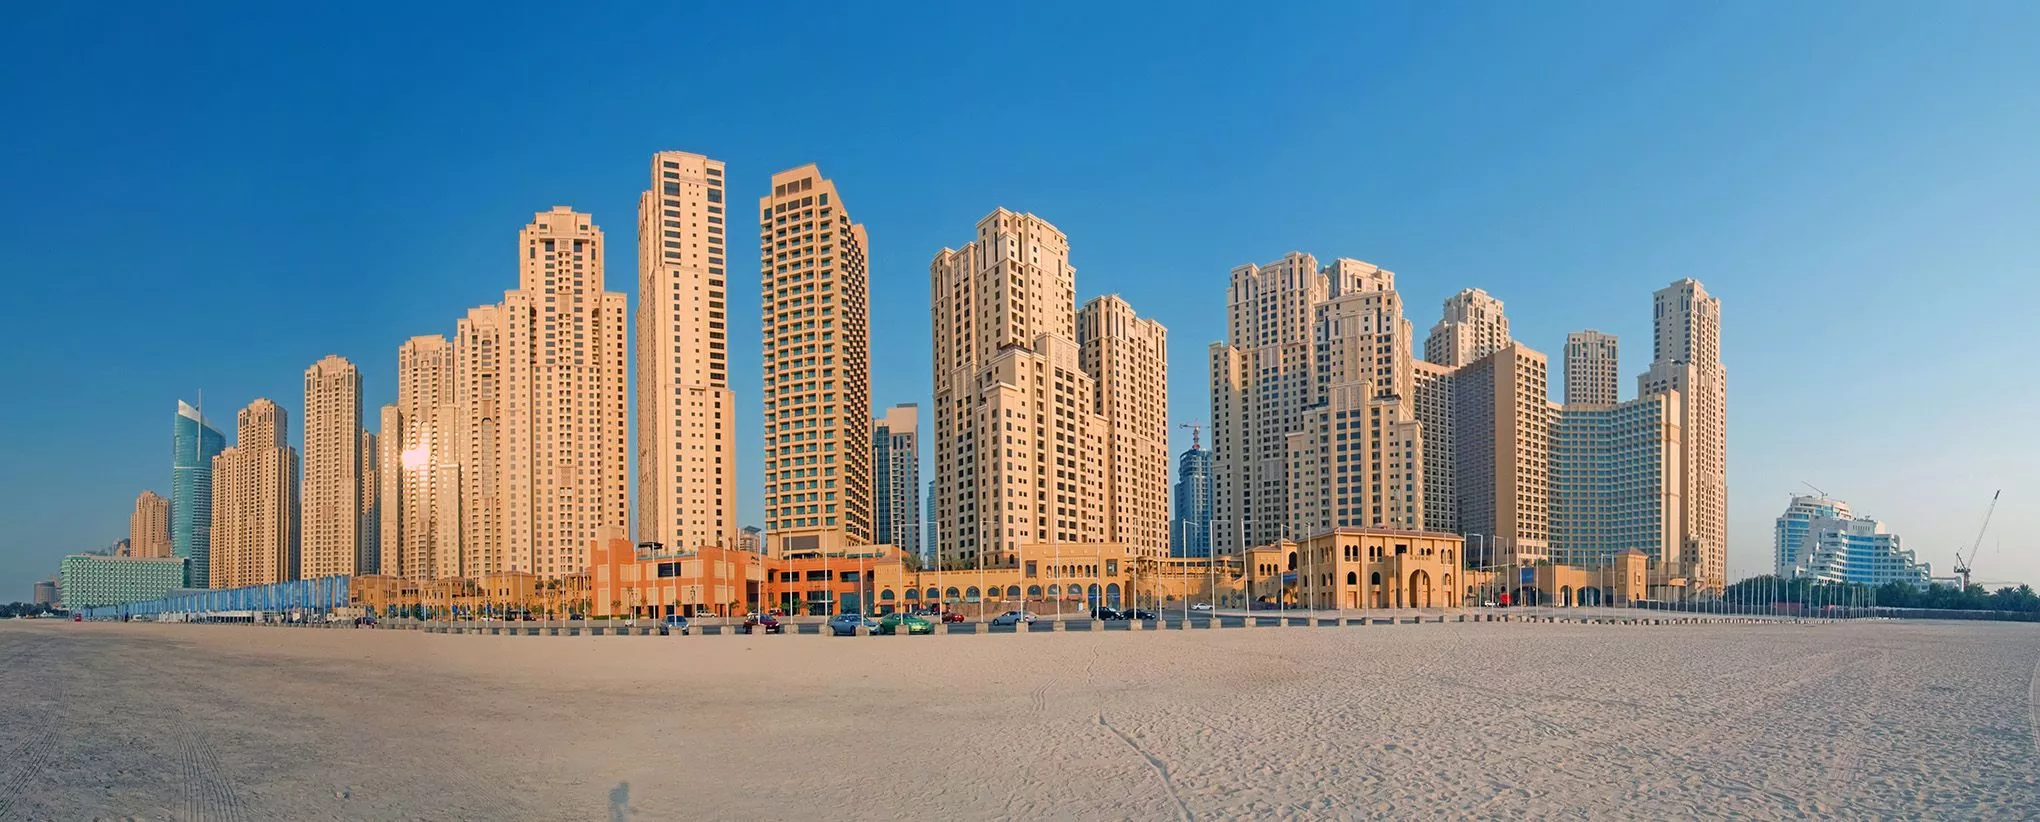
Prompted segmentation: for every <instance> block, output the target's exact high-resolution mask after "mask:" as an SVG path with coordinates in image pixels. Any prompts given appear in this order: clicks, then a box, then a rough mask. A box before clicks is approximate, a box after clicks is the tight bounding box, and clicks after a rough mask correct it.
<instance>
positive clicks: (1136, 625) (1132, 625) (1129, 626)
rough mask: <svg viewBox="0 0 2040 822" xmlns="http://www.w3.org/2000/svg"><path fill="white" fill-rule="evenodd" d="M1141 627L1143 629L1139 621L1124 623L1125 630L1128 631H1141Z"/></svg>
mask: <svg viewBox="0 0 2040 822" xmlns="http://www.w3.org/2000/svg"><path fill="white" fill-rule="evenodd" d="M1142 627H1143V626H1142V624H1141V621H1140V620H1138V619H1129V620H1127V621H1126V630H1129V631H1138V630H1141V629H1142Z"/></svg>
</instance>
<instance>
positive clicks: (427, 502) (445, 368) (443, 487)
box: [382, 334, 460, 579]
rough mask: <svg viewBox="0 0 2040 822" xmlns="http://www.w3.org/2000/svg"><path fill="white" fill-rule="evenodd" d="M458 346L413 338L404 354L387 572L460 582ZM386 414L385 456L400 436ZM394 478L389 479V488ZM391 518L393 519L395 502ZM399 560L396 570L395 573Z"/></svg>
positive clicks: (389, 468)
mask: <svg viewBox="0 0 2040 822" xmlns="http://www.w3.org/2000/svg"><path fill="white" fill-rule="evenodd" d="M453 387H454V366H453V346H452V345H450V344H449V343H447V341H446V338H445V337H442V336H439V335H437V334H432V335H427V336H419V337H412V338H411V339H409V340H406V341H405V342H404V344H403V345H402V346H399V347H398V348H397V403H396V407H395V408H396V419H395V421H396V423H397V433H396V434H395V435H394V441H395V442H396V443H399V444H400V447H399V448H397V449H396V450H397V459H396V462H395V464H394V465H392V464H391V463H390V461H388V460H385V461H384V462H383V466H384V469H383V470H384V473H385V474H386V475H387V474H391V473H394V474H395V475H396V476H395V477H394V478H393V479H394V482H395V488H396V501H397V504H396V506H395V509H396V510H395V514H396V522H397V534H396V538H397V539H396V542H395V543H394V544H392V543H391V542H390V541H389V540H388V539H387V537H388V536H389V534H388V532H387V531H385V533H384V536H385V539H384V541H383V545H382V549H383V573H386V574H387V573H396V574H400V575H402V576H404V577H408V578H410V579H444V578H447V577H456V576H460V500H459V495H458V489H459V483H460V469H459V467H458V465H457V464H456V463H455V461H454V449H453V436H452V431H453V417H454V412H455V406H454V404H453ZM390 422H391V418H390V415H389V412H388V410H387V409H385V411H384V414H383V430H382V438H383V441H384V446H383V447H384V453H385V454H387V453H388V452H389V449H390V443H391V441H392V439H393V435H392V433H391V431H390V428H389V424H390ZM390 482H391V479H390V478H386V479H385V480H384V483H385V488H388V487H389V483H390ZM384 505H385V511H384V517H385V520H386V521H387V518H388V517H389V516H390V513H391V512H390V511H389V510H388V508H389V503H388V499H387V498H385V500H384ZM392 554H394V555H395V556H394V558H395V560H396V567H395V568H394V569H392V568H391V567H390V565H391V562H390V560H391V558H392Z"/></svg>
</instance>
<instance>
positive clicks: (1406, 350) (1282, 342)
mask: <svg viewBox="0 0 2040 822" xmlns="http://www.w3.org/2000/svg"><path fill="white" fill-rule="evenodd" d="M1226 305H1227V314H1228V317H1229V323H1228V327H1227V342H1226V343H1224V344H1219V345H1214V346H1213V347H1212V401H1211V402H1212V404H1211V418H1212V419H1211V424H1212V440H1213V444H1214V448H1213V453H1212V477H1213V479H1212V487H1213V496H1214V499H1215V502H1214V506H1213V507H1214V510H1213V523H1212V544H1213V550H1214V551H1215V552H1217V553H1221V554H1229V553H1232V552H1234V551H1237V550H1239V548H1240V546H1241V542H1242V539H1244V541H1245V543H1246V545H1249V546H1251V545H1265V544H1268V543H1271V542H1274V541H1275V540H1278V539H1283V538H1291V539H1299V538H1302V537H1306V536H1309V535H1311V534H1314V533H1318V532H1321V531H1324V530H1327V529H1331V528H1341V527H1372V528H1400V529H1416V528H1420V527H1423V526H1424V523H1425V522H1426V520H1425V505H1426V504H1427V499H1426V495H1425V494H1426V492H1425V487H1424V468H1423V466H1424V465H1425V454H1424V449H1425V440H1424V437H1423V427H1422V425H1421V424H1420V423H1419V422H1418V421H1417V408H1416V405H1417V398H1416V396H1415V393H1416V386H1417V381H1416V380H1417V377H1416V371H1415V368H1414V360H1415V352H1414V350H1413V345H1414V343H1413V341H1412V339H1411V337H1412V332H1411V328H1410V323H1409V320H1408V319H1407V318H1406V317H1405V316H1404V314H1403V307H1402V299H1401V297H1400V296H1399V295H1398V294H1397V292H1396V290H1395V274H1394V272H1391V271H1388V270H1386V269H1383V268H1380V267H1379V266H1375V265H1372V264H1369V263H1365V262H1362V261H1359V260H1353V259H1344V258H1342V259H1337V260H1334V261H1332V262H1331V263H1330V264H1328V265H1324V266H1322V267H1320V266H1319V265H1318V262H1317V258H1315V257H1312V256H1311V255H1309V254H1304V253H1301V252H1291V253H1290V254H1288V255H1287V256H1285V257H1283V258H1282V259H1281V260H1278V261H1276V262H1272V263H1269V264H1267V265H1262V266H1255V265H1245V266H1240V267H1238V268H1235V269H1233V272H1232V283H1231V286H1230V288H1229V290H1228V292H1227V296H1226Z"/></svg>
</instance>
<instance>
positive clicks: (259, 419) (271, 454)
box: [207, 399, 298, 588]
mask: <svg viewBox="0 0 2040 822" xmlns="http://www.w3.org/2000/svg"><path fill="white" fill-rule="evenodd" d="M236 422H237V423H238V429H239V431H238V437H237V439H236V440H235V443H234V447H232V448H228V449H227V450H225V451H222V452H220V455H219V456H217V457H214V458H213V471H212V482H213V492H212V504H213V516H212V521H213V523H214V524H213V529H212V552H211V558H212V563H211V568H210V569H209V571H208V581H209V583H210V584H209V585H208V586H207V587H211V588H240V587H244V586H249V585H267V584H269V583H272V582H283V581H286V580H292V579H297V578H298V576H297V572H298V562H297V560H298V499H297V490H298V488H297V477H298V456H297V449H295V448H292V447H290V446H289V445H288V444H287V443H288V440H287V432H288V431H289V430H290V422H289V417H288V415H287V414H286V413H285V411H284V410H283V409H282V408H280V407H278V406H277V404H276V403H274V402H271V401H270V400H268V399H257V400H255V401H254V402H251V403H249V404H248V407H246V408H243V409H241V413H240V414H239V415H238V417H237V419H236Z"/></svg>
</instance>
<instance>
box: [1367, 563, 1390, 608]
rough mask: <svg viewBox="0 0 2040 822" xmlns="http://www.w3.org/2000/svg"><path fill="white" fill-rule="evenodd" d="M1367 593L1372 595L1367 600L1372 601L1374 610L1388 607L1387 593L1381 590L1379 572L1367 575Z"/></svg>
mask: <svg viewBox="0 0 2040 822" xmlns="http://www.w3.org/2000/svg"><path fill="white" fill-rule="evenodd" d="M1367 591H1368V593H1369V594H1371V595H1372V596H1369V597H1368V599H1371V600H1373V601H1374V607H1376V608H1386V607H1388V592H1387V591H1384V590H1381V572H1380V571H1375V572H1374V573H1371V574H1368V575H1367Z"/></svg>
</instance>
